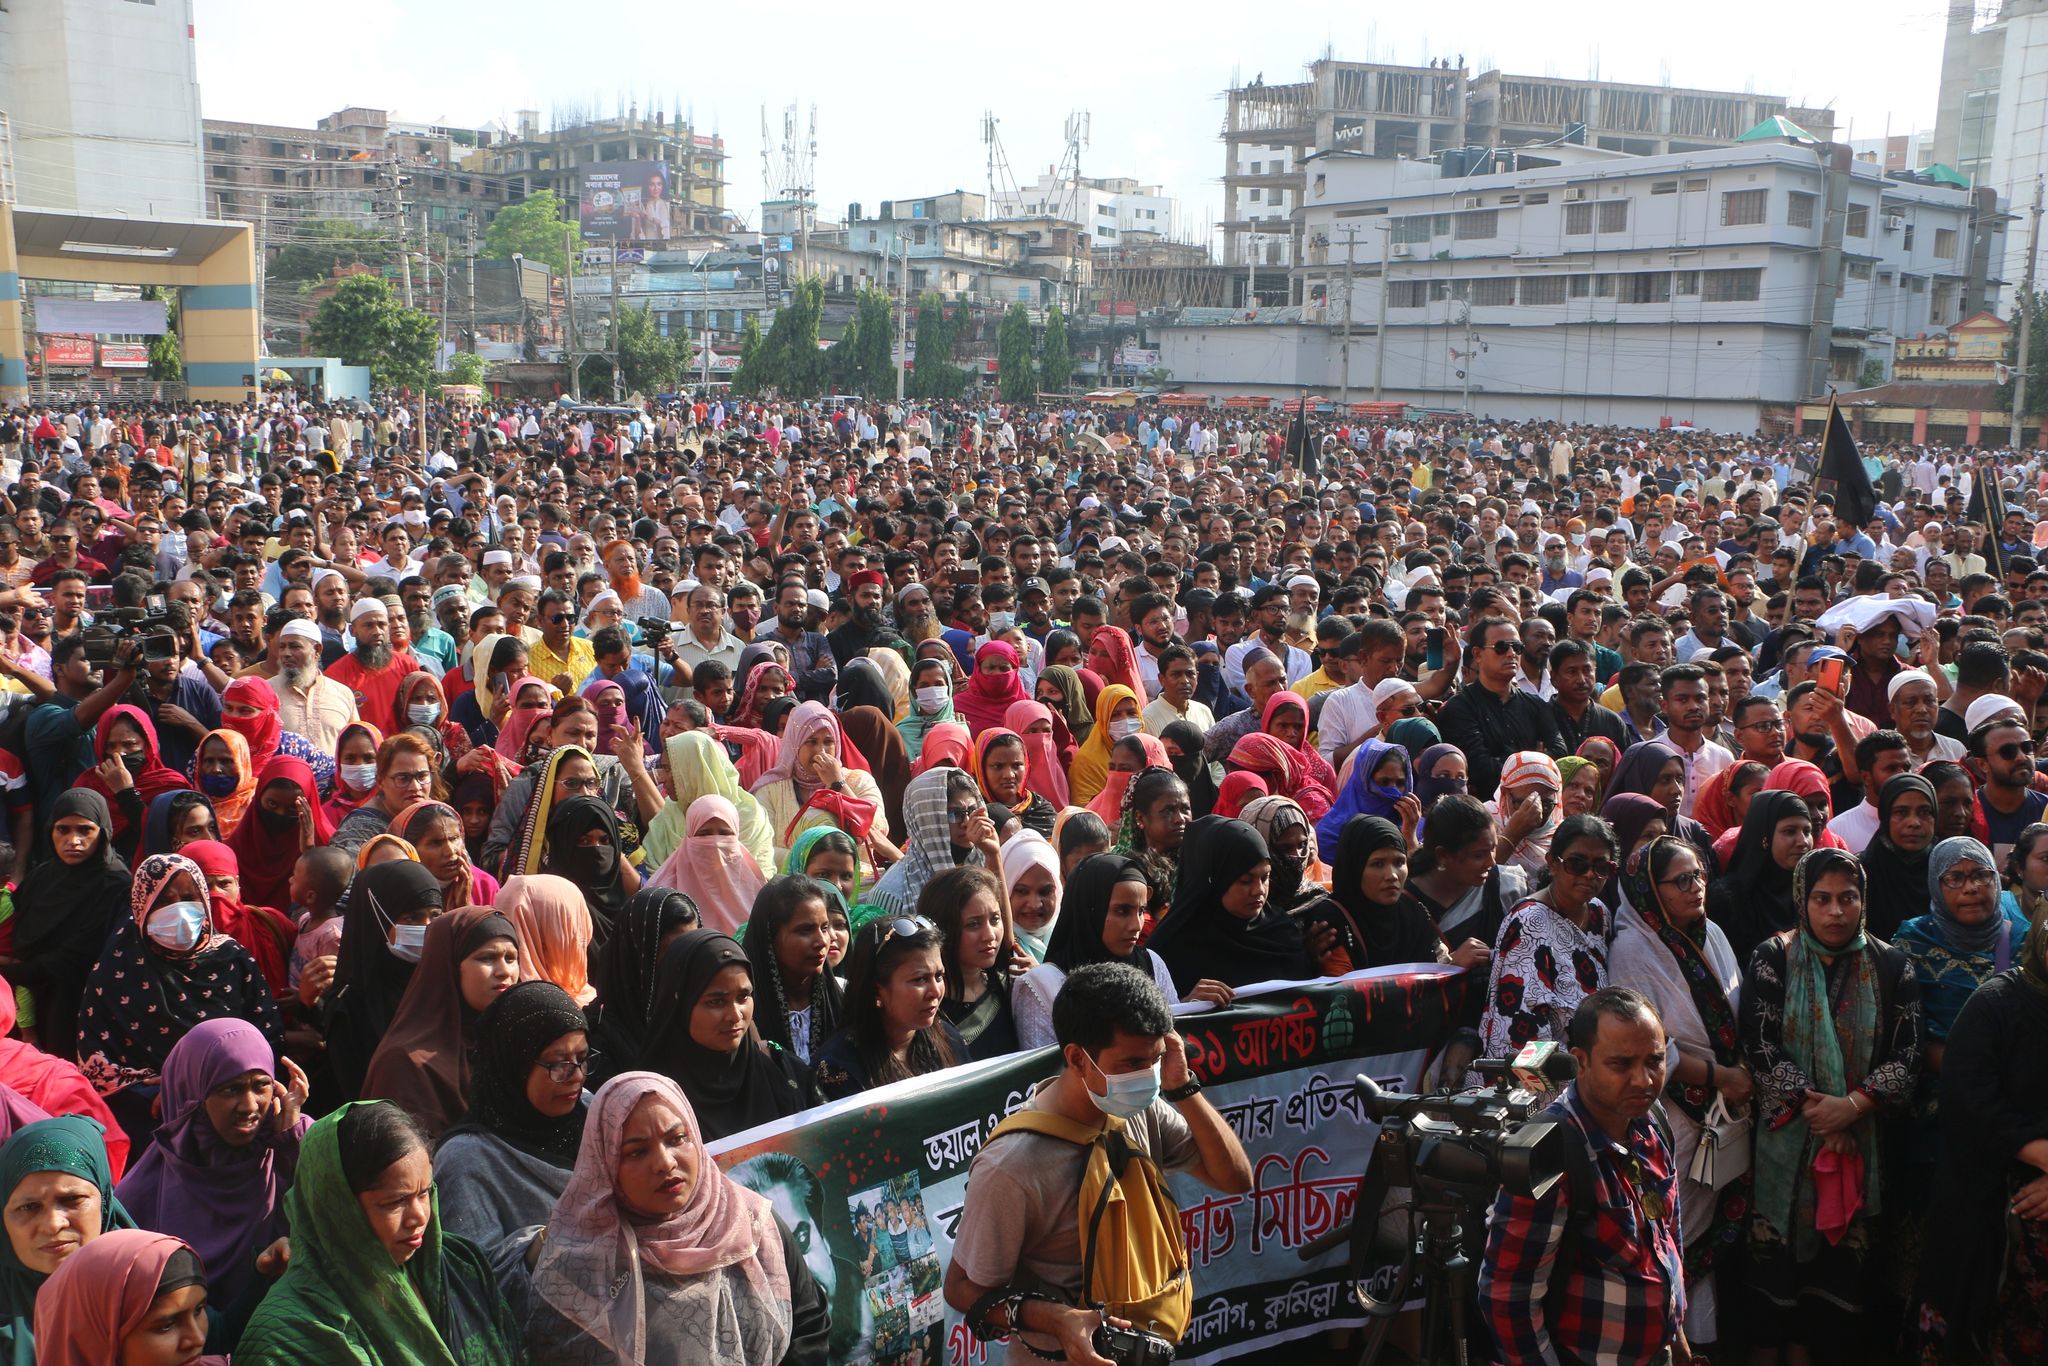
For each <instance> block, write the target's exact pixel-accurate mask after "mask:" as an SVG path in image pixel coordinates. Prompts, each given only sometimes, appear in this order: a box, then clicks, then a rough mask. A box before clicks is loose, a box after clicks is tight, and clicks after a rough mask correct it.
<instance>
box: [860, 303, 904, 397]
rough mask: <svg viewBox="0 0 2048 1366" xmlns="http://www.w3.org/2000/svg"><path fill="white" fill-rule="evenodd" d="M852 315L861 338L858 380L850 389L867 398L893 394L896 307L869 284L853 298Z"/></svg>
mask: <svg viewBox="0 0 2048 1366" xmlns="http://www.w3.org/2000/svg"><path fill="white" fill-rule="evenodd" d="M854 314H855V317H856V318H858V320H859V322H860V338H859V346H858V349H857V353H856V360H855V373H856V374H857V375H858V376H859V379H858V382H857V384H856V386H855V387H854V390H853V392H855V393H857V394H864V395H866V396H867V397H869V398H883V397H894V396H895V393H896V308H895V306H894V305H893V304H891V303H890V302H889V295H888V293H887V292H886V291H884V290H881V289H877V288H876V287H875V286H873V285H869V286H868V287H867V288H865V289H863V290H862V291H861V292H860V297H859V298H858V299H857V300H856V301H855V304H854Z"/></svg>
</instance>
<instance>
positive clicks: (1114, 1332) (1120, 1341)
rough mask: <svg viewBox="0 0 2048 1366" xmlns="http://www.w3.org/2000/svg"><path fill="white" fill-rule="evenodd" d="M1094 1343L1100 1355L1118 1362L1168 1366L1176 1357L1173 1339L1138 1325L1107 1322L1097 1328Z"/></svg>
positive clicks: (1124, 1365) (1132, 1365)
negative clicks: (1119, 1324) (1117, 1326)
mask: <svg viewBox="0 0 2048 1366" xmlns="http://www.w3.org/2000/svg"><path fill="white" fill-rule="evenodd" d="M1091 1345H1092V1346H1093V1347H1094V1348H1095V1354H1096V1355H1097V1356H1099V1357H1102V1358H1104V1359H1106V1360H1109V1361H1114V1362H1115V1363H1116V1364H1117V1366H1167V1363H1168V1362H1170V1361H1172V1360H1173V1344H1172V1343H1170V1342H1168V1341H1167V1340H1166V1339H1165V1338H1162V1337H1154V1336H1153V1335H1152V1334H1150V1333H1147V1332H1144V1331H1142V1330H1140V1329H1137V1328H1114V1327H1111V1326H1110V1325H1109V1324H1106V1323H1105V1324H1103V1325H1102V1326H1101V1327H1100V1328H1097V1329H1096V1330H1095V1338H1094V1341H1093V1343H1092V1344H1091Z"/></svg>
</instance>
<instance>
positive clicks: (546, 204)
mask: <svg viewBox="0 0 2048 1366" xmlns="http://www.w3.org/2000/svg"><path fill="white" fill-rule="evenodd" d="M568 227H569V221H568V216H567V215H566V214H564V213H563V212H562V201H561V200H559V199H557V198H556V197H555V192H554V191H553V190H536V191H535V192H534V193H532V194H530V195H528V196H526V198H525V199H523V200H521V201H520V202H519V203H517V204H507V205H506V206H505V207H504V208H502V209H500V210H498V211H497V212H496V213H495V214H493V215H491V225H490V226H489V227H487V228H485V229H484V241H483V246H482V248H481V249H480V252H479V254H480V255H482V256H485V257H487V258H489V259H490V260H493V261H509V260H511V259H512V258H513V257H514V256H524V257H525V258H526V259H527V260H529V261H545V262H547V265H548V269H549V270H552V271H553V272H554V273H555V274H557V275H567V274H568V273H569V252H568V248H567V246H566V245H565V244H566V241H567V238H566V236H565V234H564V230H565V229H566V228H568Z"/></svg>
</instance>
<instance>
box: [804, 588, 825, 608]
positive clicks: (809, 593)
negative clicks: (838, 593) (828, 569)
mask: <svg viewBox="0 0 2048 1366" xmlns="http://www.w3.org/2000/svg"><path fill="white" fill-rule="evenodd" d="M804 601H805V602H807V603H809V604H810V605H811V606H813V607H815V608H817V609H818V610H819V611H820V612H829V611H831V610H832V599H830V598H828V597H826V596H825V590H824V589H822V588H806V589H805V590H804Z"/></svg>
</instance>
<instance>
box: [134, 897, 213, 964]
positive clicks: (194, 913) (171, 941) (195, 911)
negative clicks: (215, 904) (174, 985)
mask: <svg viewBox="0 0 2048 1366" xmlns="http://www.w3.org/2000/svg"><path fill="white" fill-rule="evenodd" d="M142 928H143V932H144V933H145V934H147V935H148V936H149V938H150V941H151V942H152V943H154V944H156V945H157V946H158V947H159V948H165V949H169V950H170V951H171V952H173V953H189V952H191V951H192V950H193V949H196V948H198V947H199V941H200V940H201V939H203V938H205V936H206V906H205V905H204V903H202V902H198V901H173V902H171V903H170V904H169V905H168V906H159V907H157V908H156V909H155V910H153V911H151V912H150V913H149V914H148V916H146V917H145V918H144V919H143V922H142Z"/></svg>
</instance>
